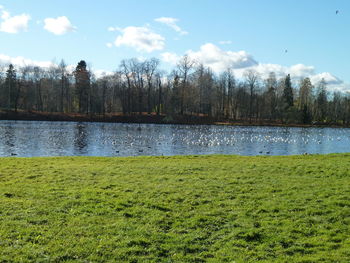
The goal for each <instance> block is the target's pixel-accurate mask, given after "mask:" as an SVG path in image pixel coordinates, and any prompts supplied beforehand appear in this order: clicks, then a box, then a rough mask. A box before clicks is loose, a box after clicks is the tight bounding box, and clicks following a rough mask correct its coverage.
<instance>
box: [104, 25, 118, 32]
mask: <svg viewBox="0 0 350 263" xmlns="http://www.w3.org/2000/svg"><path fill="white" fill-rule="evenodd" d="M107 30H108V31H110V32H114V31H120V30H121V28H120V27H113V26H110V27H108V28H107Z"/></svg>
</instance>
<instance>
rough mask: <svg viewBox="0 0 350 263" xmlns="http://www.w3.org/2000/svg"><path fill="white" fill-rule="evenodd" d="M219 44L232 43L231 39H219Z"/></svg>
mask: <svg viewBox="0 0 350 263" xmlns="http://www.w3.org/2000/svg"><path fill="white" fill-rule="evenodd" d="M219 44H220V45H230V44H232V41H231V40H222V41H219Z"/></svg>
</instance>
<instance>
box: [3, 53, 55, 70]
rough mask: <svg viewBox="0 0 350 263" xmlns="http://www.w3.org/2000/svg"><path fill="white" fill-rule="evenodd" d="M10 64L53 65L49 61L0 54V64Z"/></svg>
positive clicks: (44, 66) (23, 65)
mask: <svg viewBox="0 0 350 263" xmlns="http://www.w3.org/2000/svg"><path fill="white" fill-rule="evenodd" d="M8 64H12V65H14V66H16V67H25V66H38V67H43V68H49V67H51V66H52V65H54V63H53V62H51V61H35V60H31V59H27V58H24V57H21V56H18V57H10V56H7V55H4V54H0V65H8Z"/></svg>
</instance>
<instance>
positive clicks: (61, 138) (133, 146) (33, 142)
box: [0, 121, 350, 156]
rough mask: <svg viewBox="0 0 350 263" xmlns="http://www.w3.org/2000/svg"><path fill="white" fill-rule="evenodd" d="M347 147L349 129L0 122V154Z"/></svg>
mask: <svg viewBox="0 0 350 263" xmlns="http://www.w3.org/2000/svg"><path fill="white" fill-rule="evenodd" d="M348 151H350V129H347V128H286V127H242V126H209V125H156V124H141V125H140V124H122V123H76V122H42V121H33V122H27V121H0V156H72V155H76V156H81V155H85V156H134V155H187V154H240V155H290V154H303V153H332V152H348Z"/></svg>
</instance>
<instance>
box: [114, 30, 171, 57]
mask: <svg viewBox="0 0 350 263" xmlns="http://www.w3.org/2000/svg"><path fill="white" fill-rule="evenodd" d="M119 31H120V32H121V33H122V35H120V36H118V37H117V38H116V40H115V41H114V45H115V46H117V47H120V46H129V47H132V48H135V49H136V50H137V51H145V52H148V53H150V52H152V51H155V50H162V49H164V45H165V42H164V41H165V39H164V37H162V36H161V35H159V34H157V33H154V32H153V31H152V30H151V29H149V28H148V27H135V26H128V27H126V28H123V29H119Z"/></svg>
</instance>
